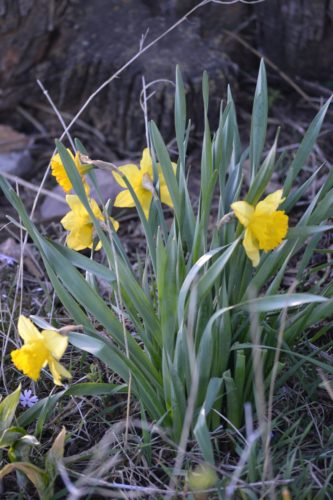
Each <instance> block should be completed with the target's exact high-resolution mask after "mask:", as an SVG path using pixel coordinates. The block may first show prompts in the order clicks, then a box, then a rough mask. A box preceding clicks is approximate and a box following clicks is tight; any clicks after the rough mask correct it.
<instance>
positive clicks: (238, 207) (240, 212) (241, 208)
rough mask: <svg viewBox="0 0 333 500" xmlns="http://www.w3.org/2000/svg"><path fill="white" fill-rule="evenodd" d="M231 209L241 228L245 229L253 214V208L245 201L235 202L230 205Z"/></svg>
mask: <svg viewBox="0 0 333 500" xmlns="http://www.w3.org/2000/svg"><path fill="white" fill-rule="evenodd" d="M231 208H232V210H233V211H234V214H235V215H236V217H237V219H238V220H239V222H240V223H241V224H242V226H244V227H247V226H248V225H249V223H250V221H251V218H252V216H253V214H254V208H253V206H252V205H250V204H249V203H247V201H235V202H234V203H232V204H231Z"/></svg>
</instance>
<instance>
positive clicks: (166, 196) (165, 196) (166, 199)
mask: <svg viewBox="0 0 333 500" xmlns="http://www.w3.org/2000/svg"><path fill="white" fill-rule="evenodd" d="M160 198H161V202H162V203H164V204H165V205H168V206H169V207H173V202H172V199H171V196H170V193H169V189H168V187H167V186H166V185H163V186H160Z"/></svg>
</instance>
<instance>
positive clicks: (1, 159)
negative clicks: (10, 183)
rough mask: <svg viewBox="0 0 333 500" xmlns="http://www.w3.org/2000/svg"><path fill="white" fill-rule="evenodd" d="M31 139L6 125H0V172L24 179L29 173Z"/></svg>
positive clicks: (30, 165)
mask: <svg viewBox="0 0 333 500" xmlns="http://www.w3.org/2000/svg"><path fill="white" fill-rule="evenodd" d="M30 144H31V139H30V138H29V137H28V136H26V135H25V134H21V133H20V132H17V131H16V130H14V129H13V128H11V127H8V126H7V125H0V172H7V173H9V174H12V175H16V176H17V177H24V176H25V175H26V174H28V173H29V172H30V171H31V167H32V159H31V156H30V153H29V151H28V147H29V146H30Z"/></svg>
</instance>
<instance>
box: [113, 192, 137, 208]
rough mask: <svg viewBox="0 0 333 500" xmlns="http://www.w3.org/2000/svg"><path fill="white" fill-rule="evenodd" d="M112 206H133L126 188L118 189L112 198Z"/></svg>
mask: <svg viewBox="0 0 333 500" xmlns="http://www.w3.org/2000/svg"><path fill="white" fill-rule="evenodd" d="M114 206H115V207H118V208H133V207H135V203H134V200H133V198H132V195H131V193H130V192H129V190H128V189H125V190H124V191H120V193H118V194H117V196H116V199H115V200H114Z"/></svg>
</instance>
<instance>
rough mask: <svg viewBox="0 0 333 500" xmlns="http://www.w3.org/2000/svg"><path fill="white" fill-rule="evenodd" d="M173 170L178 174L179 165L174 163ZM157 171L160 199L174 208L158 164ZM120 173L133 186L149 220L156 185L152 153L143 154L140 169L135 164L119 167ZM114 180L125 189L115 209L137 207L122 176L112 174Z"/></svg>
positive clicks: (146, 150) (117, 199) (144, 151)
mask: <svg viewBox="0 0 333 500" xmlns="http://www.w3.org/2000/svg"><path fill="white" fill-rule="evenodd" d="M172 168H173V171H174V173H175V172H176V168H177V165H176V164H175V163H172ZM157 170H158V178H159V190H160V198H161V202H162V203H165V205H168V206H169V207H173V203H172V200H171V196H170V193H169V190H168V187H167V185H166V182H165V179H164V176H163V173H162V169H161V166H160V165H159V164H158V165H157ZM119 171H120V172H121V174H123V175H125V176H126V177H127V179H128V181H129V183H130V184H131V186H132V188H133V190H134V191H135V194H136V195H137V197H138V199H139V201H140V203H141V207H142V210H143V211H144V214H145V216H146V219H148V216H149V210H150V205H151V202H152V199H153V193H154V185H153V177H154V174H153V162H152V159H151V156H150V151H149V149H148V148H145V149H144V150H143V153H142V158H141V161H140V168H138V167H137V165H134V164H129V165H123V166H122V167H119ZM112 173H113V176H114V178H115V179H116V181H117V183H118V184H119V185H120V186H121V187H123V188H125V189H124V190H123V191H121V192H120V193H119V194H118V195H117V197H116V199H115V202H114V206H115V207H120V208H132V207H135V202H134V200H133V198H132V195H131V193H130V191H129V189H127V188H126V184H125V181H124V179H123V178H122V176H121V174H118V173H116V172H112Z"/></svg>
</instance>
